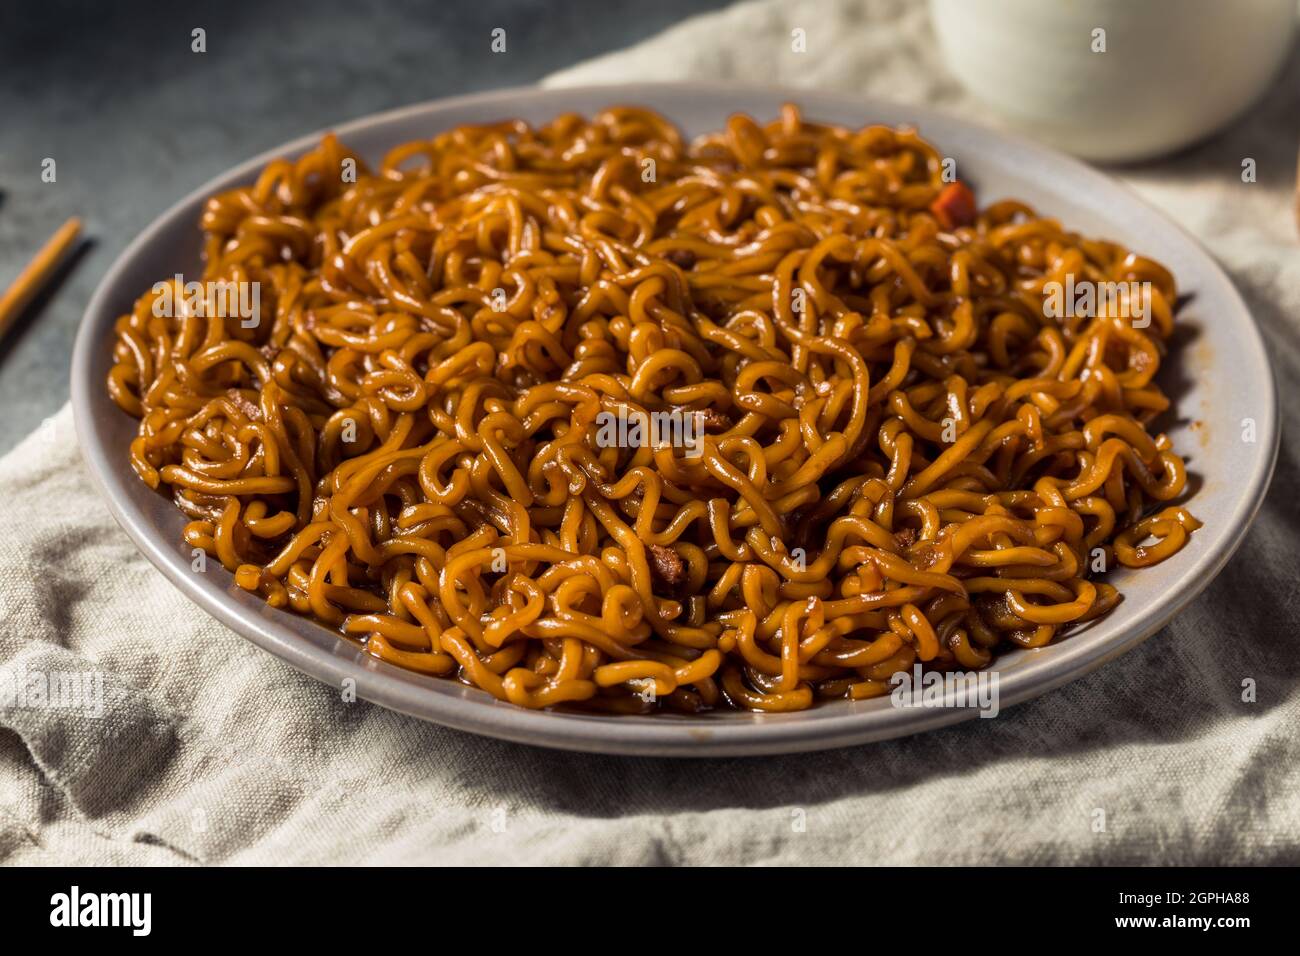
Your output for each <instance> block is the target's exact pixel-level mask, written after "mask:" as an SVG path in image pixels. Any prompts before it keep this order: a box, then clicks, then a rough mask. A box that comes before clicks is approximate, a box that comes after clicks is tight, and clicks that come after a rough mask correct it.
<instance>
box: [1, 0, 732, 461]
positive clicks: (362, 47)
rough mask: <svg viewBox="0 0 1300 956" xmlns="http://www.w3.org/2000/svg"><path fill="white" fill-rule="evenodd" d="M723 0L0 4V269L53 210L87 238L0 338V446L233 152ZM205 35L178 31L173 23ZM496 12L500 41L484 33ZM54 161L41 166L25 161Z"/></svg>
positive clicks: (52, 394) (576, 55)
mask: <svg viewBox="0 0 1300 956" xmlns="http://www.w3.org/2000/svg"><path fill="white" fill-rule="evenodd" d="M724 5H725V0H653V2H652V0H599V2H589V3H573V2H542V0H472V2H471V0H457V2H454V3H453V2H426V3H415V2H393V3H365V2H356V0H354V2H339V0H328V2H312V3H303V2H289V0H269V2H262V3H250V4H248V5H246V6H241V5H237V4H233V3H208V2H201V3H184V4H180V3H174V2H156V0H147V2H141V3H132V4H125V3H122V4H118V3H111V4H110V3H69V2H64V0H55V2H48V0H47V2H41V0H37V2H23V3H20V2H17V0H15V2H12V3H6V4H4V5H0V288H4V287H6V286H7V285H8V284H9V283H10V282H11V281H12V280H13V279H14V277H15V276H16V275H17V274H18V272H19V271H20V270H21V269H22V267H23V265H24V264H25V263H26V262H27V261H28V260H29V259H30V258H31V256H32V255H33V254H34V253H35V252H36V250H37V249H38V248H39V247H40V245H41V244H42V243H43V242H44V241H45V240H46V239H47V238H48V237H49V236H50V235H51V234H52V233H53V232H54V230H55V229H57V228H58V227H59V225H60V224H61V223H62V222H63V221H64V220H65V219H67V218H68V217H69V216H73V215H76V216H80V217H81V218H82V219H83V220H84V222H85V234H86V236H87V237H88V242H87V243H86V244H85V245H84V246H83V247H82V248H81V249H80V251H79V254H78V255H77V256H76V257H75V258H74V259H73V260H71V261H70V264H69V266H68V267H67V268H65V269H64V270H63V272H62V274H61V276H60V277H59V279H58V280H57V281H56V282H55V283H54V284H52V286H51V287H50V288H49V289H48V290H47V292H46V293H45V294H44V295H42V296H41V298H40V299H38V300H37V301H36V302H35V303H33V305H32V306H31V307H30V308H29V309H27V310H26V312H25V313H24V315H23V316H22V317H21V319H20V321H19V323H18V324H17V325H16V326H15V327H13V328H11V329H10V331H9V333H8V334H7V335H5V336H4V338H3V340H0V453H3V452H4V451H7V450H8V449H9V448H11V447H13V445H15V444H16V443H17V441H18V440H19V439H20V438H21V437H22V436H23V435H26V434H27V433H28V432H29V431H31V430H32V429H33V428H35V427H36V426H37V425H38V424H39V423H40V422H41V420H42V419H44V418H46V417H48V416H49V415H50V414H51V413H53V412H54V411H55V410H56V409H58V408H59V407H60V406H61V405H62V404H63V403H64V401H66V399H67V395H68V364H69V361H70V358H71V348H72V340H73V336H74V334H75V332H76V328H77V324H78V323H79V322H80V320H81V314H82V311H83V310H84V308H85V305H86V302H87V301H88V299H89V297H90V295H91V293H92V292H93V291H94V288H95V286H96V285H97V284H98V282H99V280H100V278H101V277H102V276H103V274H104V272H105V270H106V269H107V268H108V266H109V265H110V264H111V263H112V261H113V260H114V258H116V256H117V255H118V254H119V253H120V252H121V251H122V249H123V248H125V246H126V245H127V243H128V242H130V240H131V239H132V238H133V237H134V236H135V235H136V234H137V233H138V232H139V231H140V230H141V229H142V228H144V226H146V225H147V224H148V223H149V222H150V221H151V220H152V219H153V218H154V217H155V216H157V215H158V214H159V213H160V212H162V211H163V210H164V209H166V208H167V207H168V206H170V205H171V204H172V203H173V202H175V201H176V200H177V199H179V198H181V197H182V196H184V195H185V194H186V193H188V192H190V191H191V190H193V189H195V188H196V187H198V186H200V185H202V184H203V183H204V182H205V181H206V180H208V179H210V178H211V177H213V176H215V175H216V174H218V173H220V172H221V171H222V170H224V169H226V168H228V167H230V166H231V165H233V164H235V163H236V162H238V161H240V160H243V159H246V158H248V157H249V156H252V155H255V154H257V153H260V152H262V151H264V150H266V149H269V148H271V147H273V146H275V145H277V144H279V143H281V142H284V141H286V140H288V139H291V138H293V137H296V136H300V135H302V134H304V133H307V132H310V131H312V130H315V129H319V128H321V127H324V126H328V125H331V124H335V123H340V122H343V121H345V120H349V119H354V118H356V117H359V116H363V115H365V114H367V113H371V112H375V111H377V110H383V109H389V108H392V107H395V106H401V105H404V104H407V103H415V102H419V101H421V100H428V99H434V98H437V97H441V96H450V95H454V94H457V93H464V92H470V91H474V90H483V89H493V88H497V87H503V86H514V85H520V84H527V83H531V82H534V81H536V80H537V79H539V78H541V77H542V76H544V75H546V74H547V73H550V72H552V71H554V70H557V69H560V68H561V67H564V66H568V65H570V64H572V63H574V62H576V61H578V60H581V59H584V58H587V57H591V56H594V55H596V54H599V53H602V52H606V51H609V50H615V49H618V48H620V47H623V46H627V45H629V44H631V43H634V42H636V41H638V40H640V39H642V38H644V37H646V36H649V35H651V34H653V33H656V32H658V31H659V30H661V29H663V28H665V27H666V26H669V25H670V24H672V23H674V22H676V21H677V20H679V19H682V18H683V17H686V16H688V15H690V14H692V13H695V12H699V11H703V10H707V9H711V8H715V7H720V6H724ZM195 27H202V28H203V29H204V30H206V32H207V52H206V53H203V54H198V53H194V52H192V51H191V30H192V29H194V28H195ZM495 27H502V28H504V29H505V30H506V31H507V52H506V53H504V54H494V53H492V52H491V50H490V46H489V45H490V40H491V36H490V35H491V31H492V30H493V29H494V28H495ZM46 157H51V158H53V159H54V160H55V162H56V164H57V165H56V175H57V179H56V181H55V182H54V183H44V182H42V181H41V175H40V174H41V162H42V160H43V159H44V158H46Z"/></svg>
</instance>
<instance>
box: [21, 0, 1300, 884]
mask: <svg viewBox="0 0 1300 956" xmlns="http://www.w3.org/2000/svg"><path fill="white" fill-rule="evenodd" d="M794 27H803V28H804V29H805V30H806V31H807V37H808V49H809V52H808V53H807V54H805V55H796V54H793V53H791V52H790V43H789V40H790V35H791V33H790V31H791V30H792V29H793V28H794ZM684 77H705V78H715V79H716V78H720V79H729V80H736V81H748V82H756V83H768V84H772V83H783V84H790V85H793V86H805V87H814V86H815V87H825V88H833V89H839V90H846V91H855V92H860V93H863V94H871V95H874V96H881V97H889V98H893V99H897V100H902V101H908V102H928V103H936V104H939V105H940V106H943V107H946V108H948V109H949V110H953V111H957V112H964V113H967V114H969V115H971V116H972V117H974V118H975V119H977V120H981V121H985V122H994V120H993V118H992V117H989V116H986V115H984V114H983V113H982V111H981V110H980V109H979V108H978V107H976V106H974V105H973V104H971V103H970V102H969V101H968V100H967V99H966V97H965V94H964V93H963V92H962V91H961V89H960V88H959V87H958V86H957V84H956V82H955V81H954V80H952V79H951V78H950V77H949V76H948V75H947V74H946V73H945V71H944V69H943V66H942V64H941V62H940V61H939V59H938V55H937V52H936V50H935V47H934V42H933V38H932V35H931V32H930V29H929V26H928V23H927V22H926V16H925V10H924V6H923V5H922V4H918V3H907V4H904V3H898V2H855V3H845V4H841V5H829V4H821V3H809V2H795V3H790V2H786V3H777V2H760V3H751V4H745V5H742V6H737V7H732V8H729V9H726V10H724V11H722V12H719V13H716V14H711V15H708V16H702V17H699V18H696V19H693V20H690V21H687V22H685V23H683V24H680V25H678V26H677V27H675V28H673V29H671V30H669V31H668V32H667V33H665V34H663V35H661V36H659V37H657V38H655V39H652V40H650V41H649V42H647V43H644V44H643V45H641V46H640V47H637V48H634V49H631V50H627V51H624V52H620V53H616V54H613V55H610V56H605V57H602V58H601V59H599V60H596V61H595V62H592V63H588V64H586V65H582V66H579V67H577V68H574V69H572V70H569V71H567V72H565V73H564V74H562V75H561V76H559V77H555V78H553V80H552V82H554V83H565V84H568V83H587V82H610V81H621V80H633V79H638V80H639V79H682V78H684ZM1283 80H1284V82H1280V83H1279V87H1278V89H1277V90H1276V91H1275V92H1274V93H1273V94H1271V95H1270V98H1269V99H1267V100H1266V102H1265V103H1264V104H1263V105H1262V106H1260V107H1259V108H1258V109H1256V110H1255V111H1254V112H1253V113H1252V114H1251V115H1250V117H1248V118H1247V119H1246V120H1244V121H1243V122H1241V123H1240V124H1238V125H1237V126H1236V127H1234V128H1233V129H1232V130H1231V131H1230V132H1229V133H1228V134H1227V135H1224V136H1220V137H1218V138H1216V139H1215V140H1213V141H1212V142H1209V143H1207V144H1205V145H1203V146H1201V147H1199V148H1196V149H1194V150H1191V151H1189V152H1185V153H1183V154H1181V155H1179V156H1177V157H1175V158H1173V159H1170V160H1167V161H1165V162H1162V163H1160V164H1158V165H1148V166H1142V167H1136V168H1132V169H1127V170H1120V171H1118V175H1120V176H1121V178H1123V179H1125V180H1127V181H1128V182H1130V183H1131V184H1133V185H1134V186H1135V187H1137V188H1138V189H1139V190H1140V191H1141V192H1142V193H1143V194H1145V195H1146V196H1147V197H1148V198H1149V199H1151V200H1152V201H1153V202H1155V203H1156V204H1157V205H1159V206H1161V207H1163V208H1164V209H1165V210H1166V211H1167V212H1168V213H1169V214H1170V215H1171V216H1172V217H1173V218H1175V219H1177V220H1178V221H1180V222H1182V223H1183V224H1184V225H1185V226H1187V227H1188V228H1190V229H1191V230H1193V231H1194V232H1195V233H1197V234H1198V235H1199V236H1200V237H1201V239H1202V240H1203V241H1204V242H1206V243H1207V244H1208V246H1209V247H1210V249H1211V250H1212V251H1213V252H1214V253H1215V255H1217V256H1218V258H1219V259H1220V260H1221V261H1222V262H1223V263H1224V264H1225V265H1226V266H1227V267H1228V268H1229V269H1230V270H1231V272H1232V274H1233V276H1234V278H1235V280H1236V282H1237V283H1238V286H1239V288H1240V289H1241V291H1242V292H1243V293H1244V294H1245V296H1246V298H1247V299H1248V301H1249V303H1250V305H1251V307H1252V309H1253V310H1254V314H1255V317H1256V319H1257V321H1258V322H1259V324H1260V325H1261V326H1262V327H1263V329H1264V332H1265V334H1266V336H1267V337H1268V341H1269V345H1270V349H1271V352H1272V354H1273V357H1274V360H1275V362H1276V367H1277V372H1278V374H1279V376H1280V382H1281V387H1282V393H1283V412H1284V415H1283V429H1284V431H1285V438H1284V439H1283V445H1282V452H1281V459H1280V461H1279V463H1278V470H1277V475H1276V478H1275V479H1274V482H1273V487H1272V491H1271V494H1270V495H1269V497H1268V500H1267V502H1266V503H1265V505H1264V508H1263V512H1262V514H1261V516H1260V518H1259V520H1258V522H1257V523H1256V525H1255V526H1254V529H1253V530H1252V531H1251V533H1250V536H1249V538H1248V539H1247V541H1246V543H1245V545H1244V546H1243V547H1242V549H1241V551H1240V552H1239V553H1238V555H1237V557H1236V558H1235V559H1234V560H1233V561H1232V563H1231V564H1230V565H1229V566H1228V568H1227V569H1226V570H1225V571H1224V572H1223V573H1222V575H1220V576H1219V578H1218V579H1217V580H1216V581H1215V582H1214V584H1213V585H1212V586H1211V587H1210V588H1209V590H1208V591H1207V592H1206V593H1205V594H1204V595H1203V596H1202V597H1201V598H1200V599H1199V600H1198V601H1196V602H1195V604H1194V605H1193V606H1192V607H1191V608H1189V609H1188V610H1186V611H1185V612H1184V613H1182V614H1181V615H1179V617H1178V618H1177V620H1175V621H1174V622H1173V623H1172V624H1171V625H1170V626H1169V627H1167V628H1165V629H1164V630H1163V631H1161V632H1160V633H1159V634H1157V635H1156V636H1154V637H1153V638H1151V640H1149V641H1148V642H1146V643H1145V644H1143V645H1142V646H1141V647H1140V648H1138V649H1137V650H1135V651H1133V652H1131V653H1130V654H1128V655H1127V656H1125V657H1124V658H1123V661H1122V662H1121V663H1117V664H1112V665H1110V666H1107V667H1105V668H1103V669H1102V670H1101V671H1099V672H1097V673H1094V674H1092V675H1091V676H1089V677H1087V678H1085V679H1082V680H1079V681H1077V682H1075V683H1073V684H1070V685H1069V686H1067V687H1065V688H1062V689H1060V690H1057V691H1054V692H1052V693H1050V694H1048V695H1046V696H1045V697H1042V698H1039V699H1037V700H1034V701H1031V702H1029V703H1026V704H1022V705H1020V706H1018V707H1015V708H1012V709H1010V710H1008V711H1006V712H1005V713H1004V714H1003V715H1002V716H1001V717H1000V718H999V719H997V720H973V721H969V722H967V723H964V724H962V725H960V726H956V727H952V728H949V729H946V730H942V731H938V732H935V733H930V734H925V735H922V736H918V737H913V738H909V739H904V740H899V741H894V742H890V743H884V744H877V745H873V746H864V747H858V748H853V749H846V750H838V751H832V752H827V753H821V754H812V755H806V756H789V757H777V758H767V759H736V760H709V761H669V760H649V759H623V758H614V757H599V756H586V755H580V754H568V753H560V752H553V751H547V750H542V749H536V748H530V747H524V746H517V745H514V744H507V743H501V742H498V741H494V740H489V739H486V738H479V737H474V736H470V735H467V734H463V733H458V732H455V731H451V730H445V729H443V728H441V727H437V726H434V725H431V724H426V723H421V722H420V721H417V720H414V719H411V718H408V717H404V716H401V715H398V714H394V713H390V712H388V711H386V710H383V709H382V708H379V707H376V706H372V705H369V704H366V703H354V704H345V703H343V702H341V701H340V700H339V699H338V698H339V695H338V694H337V692H336V691H334V690H332V689H331V688H328V687H326V686H324V685H322V684H319V683H317V682H315V681H314V680H312V679H310V678H307V677H303V676H301V675H299V674H298V673H296V672H295V671H293V670H292V669H290V668H289V667H288V666H287V665H285V664H282V663H281V662H280V661H278V660H277V659H275V658H273V657H271V656H270V655H268V654H265V653H263V652H262V651H260V650H257V649H256V648H255V647H253V646H252V645H251V644H249V643H248V642H246V641H244V640H243V639H242V638H240V637H238V636H237V635H235V634H234V633H232V632H231V631H228V630H227V629H226V628H224V627H223V626H221V625H219V624H217V623H216V622H215V621H213V620H211V619H209V618H208V617H207V615H206V614H204V613H202V612H201V611H198V610H197V609H196V608H195V607H194V606H192V605H191V604H190V603H189V602H188V601H187V600H186V599H185V598H183V597H181V595H180V594H179V593H178V592H177V591H176V590H174V589H173V588H172V586H171V585H170V584H168V583H167V582H166V581H165V580H164V579H163V577H162V576H161V575H160V574H159V573H158V572H156V571H155V570H154V569H153V568H152V567H151V566H150V565H149V564H147V563H146V562H145V560H144V559H143V558H142V557H141V556H140V555H139V554H137V552H136V550H135V548H134V546H133V545H132V544H131V543H130V542H129V541H128V540H127V538H126V536H125V535H124V534H123V533H122V532H121V531H119V530H118V528H117V526H116V525H115V524H114V523H113V521H112V519H111V518H110V517H109V515H108V512H107V511H106V510H105V508H104V506H103V505H102V504H101V503H100V501H99V499H98V497H97V496H96V493H95V491H94V490H93V489H92V487H91V483H90V480H89V478H88V477H87V475H86V474H85V472H84V469H83V466H82V464H81V461H80V459H79V457H78V454H77V450H76V448H75V446H74V439H73V433H72V425H71V418H70V415H69V412H68V410H67V409H66V408H65V409H64V410H63V411H62V412H61V413H59V414H58V416H57V417H56V418H55V419H54V420H53V421H52V422H51V423H50V424H49V425H48V426H47V428H46V430H45V431H44V432H37V433H36V434H35V435H33V436H32V437H30V438H29V439H27V440H26V442H25V443H24V444H23V445H22V446H20V447H19V448H17V449H16V450H14V451H13V452H12V453H11V454H9V455H8V456H7V457H6V458H5V459H4V460H3V461H0V619H2V620H3V622H4V627H3V629H0V680H3V679H6V678H8V679H10V680H12V679H13V678H14V676H15V675H19V676H21V675H22V674H29V673H31V672H34V671H45V672H78V671H87V670H89V671H93V672H95V673H100V674H102V675H103V677H102V679H103V682H104V683H103V699H104V701H105V712H104V714H103V715H102V716H100V717H93V716H90V715H87V714H84V713H78V712H73V711H65V710H58V709H52V708H39V707H30V706H27V707H23V706H13V705H10V706H0V860H4V861H6V862H8V863H26V864H53V863H60V864H114V863H144V864H178V863H179V864H187V863H200V862H201V863H236V864H238V863H270V864H280V863H468V864H479V863H542V864H561V863H614V864H633V863H739V864H754V863H757V864H762V863H823V862H825V863H831V862H836V863H842V862H857V863H980V862H990V863H1062V864H1071V863H1098V862H1107V863H1136V864H1142V863H1174V864H1178V863H1241V862H1255V863H1276V862H1292V863H1295V862H1300V688H1298V687H1297V678H1298V677H1300V653H1298V649H1300V644H1298V641H1297V636H1298V635H1297V627H1296V625H1297V618H1298V617H1300V613H1298V612H1300V589H1298V587H1297V583H1298V582H1300V559H1298V558H1297V555H1296V545H1297V529H1300V461H1298V460H1297V453H1296V451H1295V449H1296V448H1297V447H1300V445H1298V444H1297V439H1298V438H1300V434H1298V428H1297V424H1296V422H1297V420H1300V398H1298V397H1297V396H1296V394H1295V392H1294V386H1293V383H1295V382H1296V381H1297V375H1298V373H1300V247H1298V245H1297V237H1296V226H1295V223H1294V221H1293V220H1292V212H1291V209H1292V192H1291V191H1292V189H1293V187H1294V176H1295V163H1296V146H1297V143H1298V142H1300V130H1298V129H1297V124H1298V123H1300V58H1297V59H1296V60H1293V62H1292V64H1291V66H1290V69H1289V71H1288V73H1287V74H1286V75H1285V77H1284V78H1283ZM1247 156H1249V157H1253V158H1254V159H1255V160H1256V161H1257V164H1258V170H1259V181H1258V182H1257V183H1255V184H1253V185H1249V186H1247V185H1244V184H1243V183H1242V182H1241V179H1240V169H1241V161H1242V159H1243V158H1244V157H1247ZM1222 374H1223V375H1224V376H1230V375H1231V374H1232V370H1231V369H1224V370H1223V372H1222ZM51 437H53V438H54V441H51V440H50V439H51ZM55 502H57V508H52V507H50V505H51V503H55ZM1247 677H1249V678H1253V679H1254V680H1255V681H1256V682H1257V685H1258V700H1257V702H1255V703H1244V702H1243V701H1242V700H1241V682H1242V680H1243V678H1247ZM1099 810H1100V811H1103V812H1104V823H1105V827H1104V830H1100V832H1099V827H1098V825H1097V824H1098V823H1099V821H1100V820H1101V819H1102V818H1101V817H1100V815H1099V814H1098V812H1097V811H1099Z"/></svg>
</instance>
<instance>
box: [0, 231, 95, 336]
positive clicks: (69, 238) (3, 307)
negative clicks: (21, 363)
mask: <svg viewBox="0 0 1300 956" xmlns="http://www.w3.org/2000/svg"><path fill="white" fill-rule="evenodd" d="M79 235H81V220H80V219H78V218H77V217H76V216H73V217H72V218H71V219H69V220H68V221H67V222H65V223H64V224H63V225H62V226H60V227H59V231H58V232H56V233H55V234H54V235H52V236H51V237H50V239H49V241H48V242H47V243H45V245H44V246H42V247H41V251H40V252H38V253H36V257H35V258H34V259H32V261H31V262H29V263H27V268H25V269H24V270H23V271H22V272H20V273H19V274H18V278H17V279H15V280H14V281H13V285H11V286H10V287H9V288H8V289H6V290H5V293H4V295H2V296H0V335H4V334H5V332H6V331H8V329H9V326H10V325H11V324H12V323H13V320H14V319H16V318H17V317H18V316H19V315H20V314H21V313H22V311H23V309H25V308H27V305H28V304H29V303H30V302H31V301H32V299H33V298H35V296H36V293H38V292H39V291H40V290H41V289H42V288H43V287H44V286H45V283H47V282H48V281H49V280H50V276H52V275H53V274H54V270H55V269H57V268H58V266H59V263H60V262H62V261H63V257H64V255H65V254H66V253H67V251H68V250H69V249H70V248H71V247H72V244H73V243H74V242H76V241H77V237H78V236H79Z"/></svg>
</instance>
